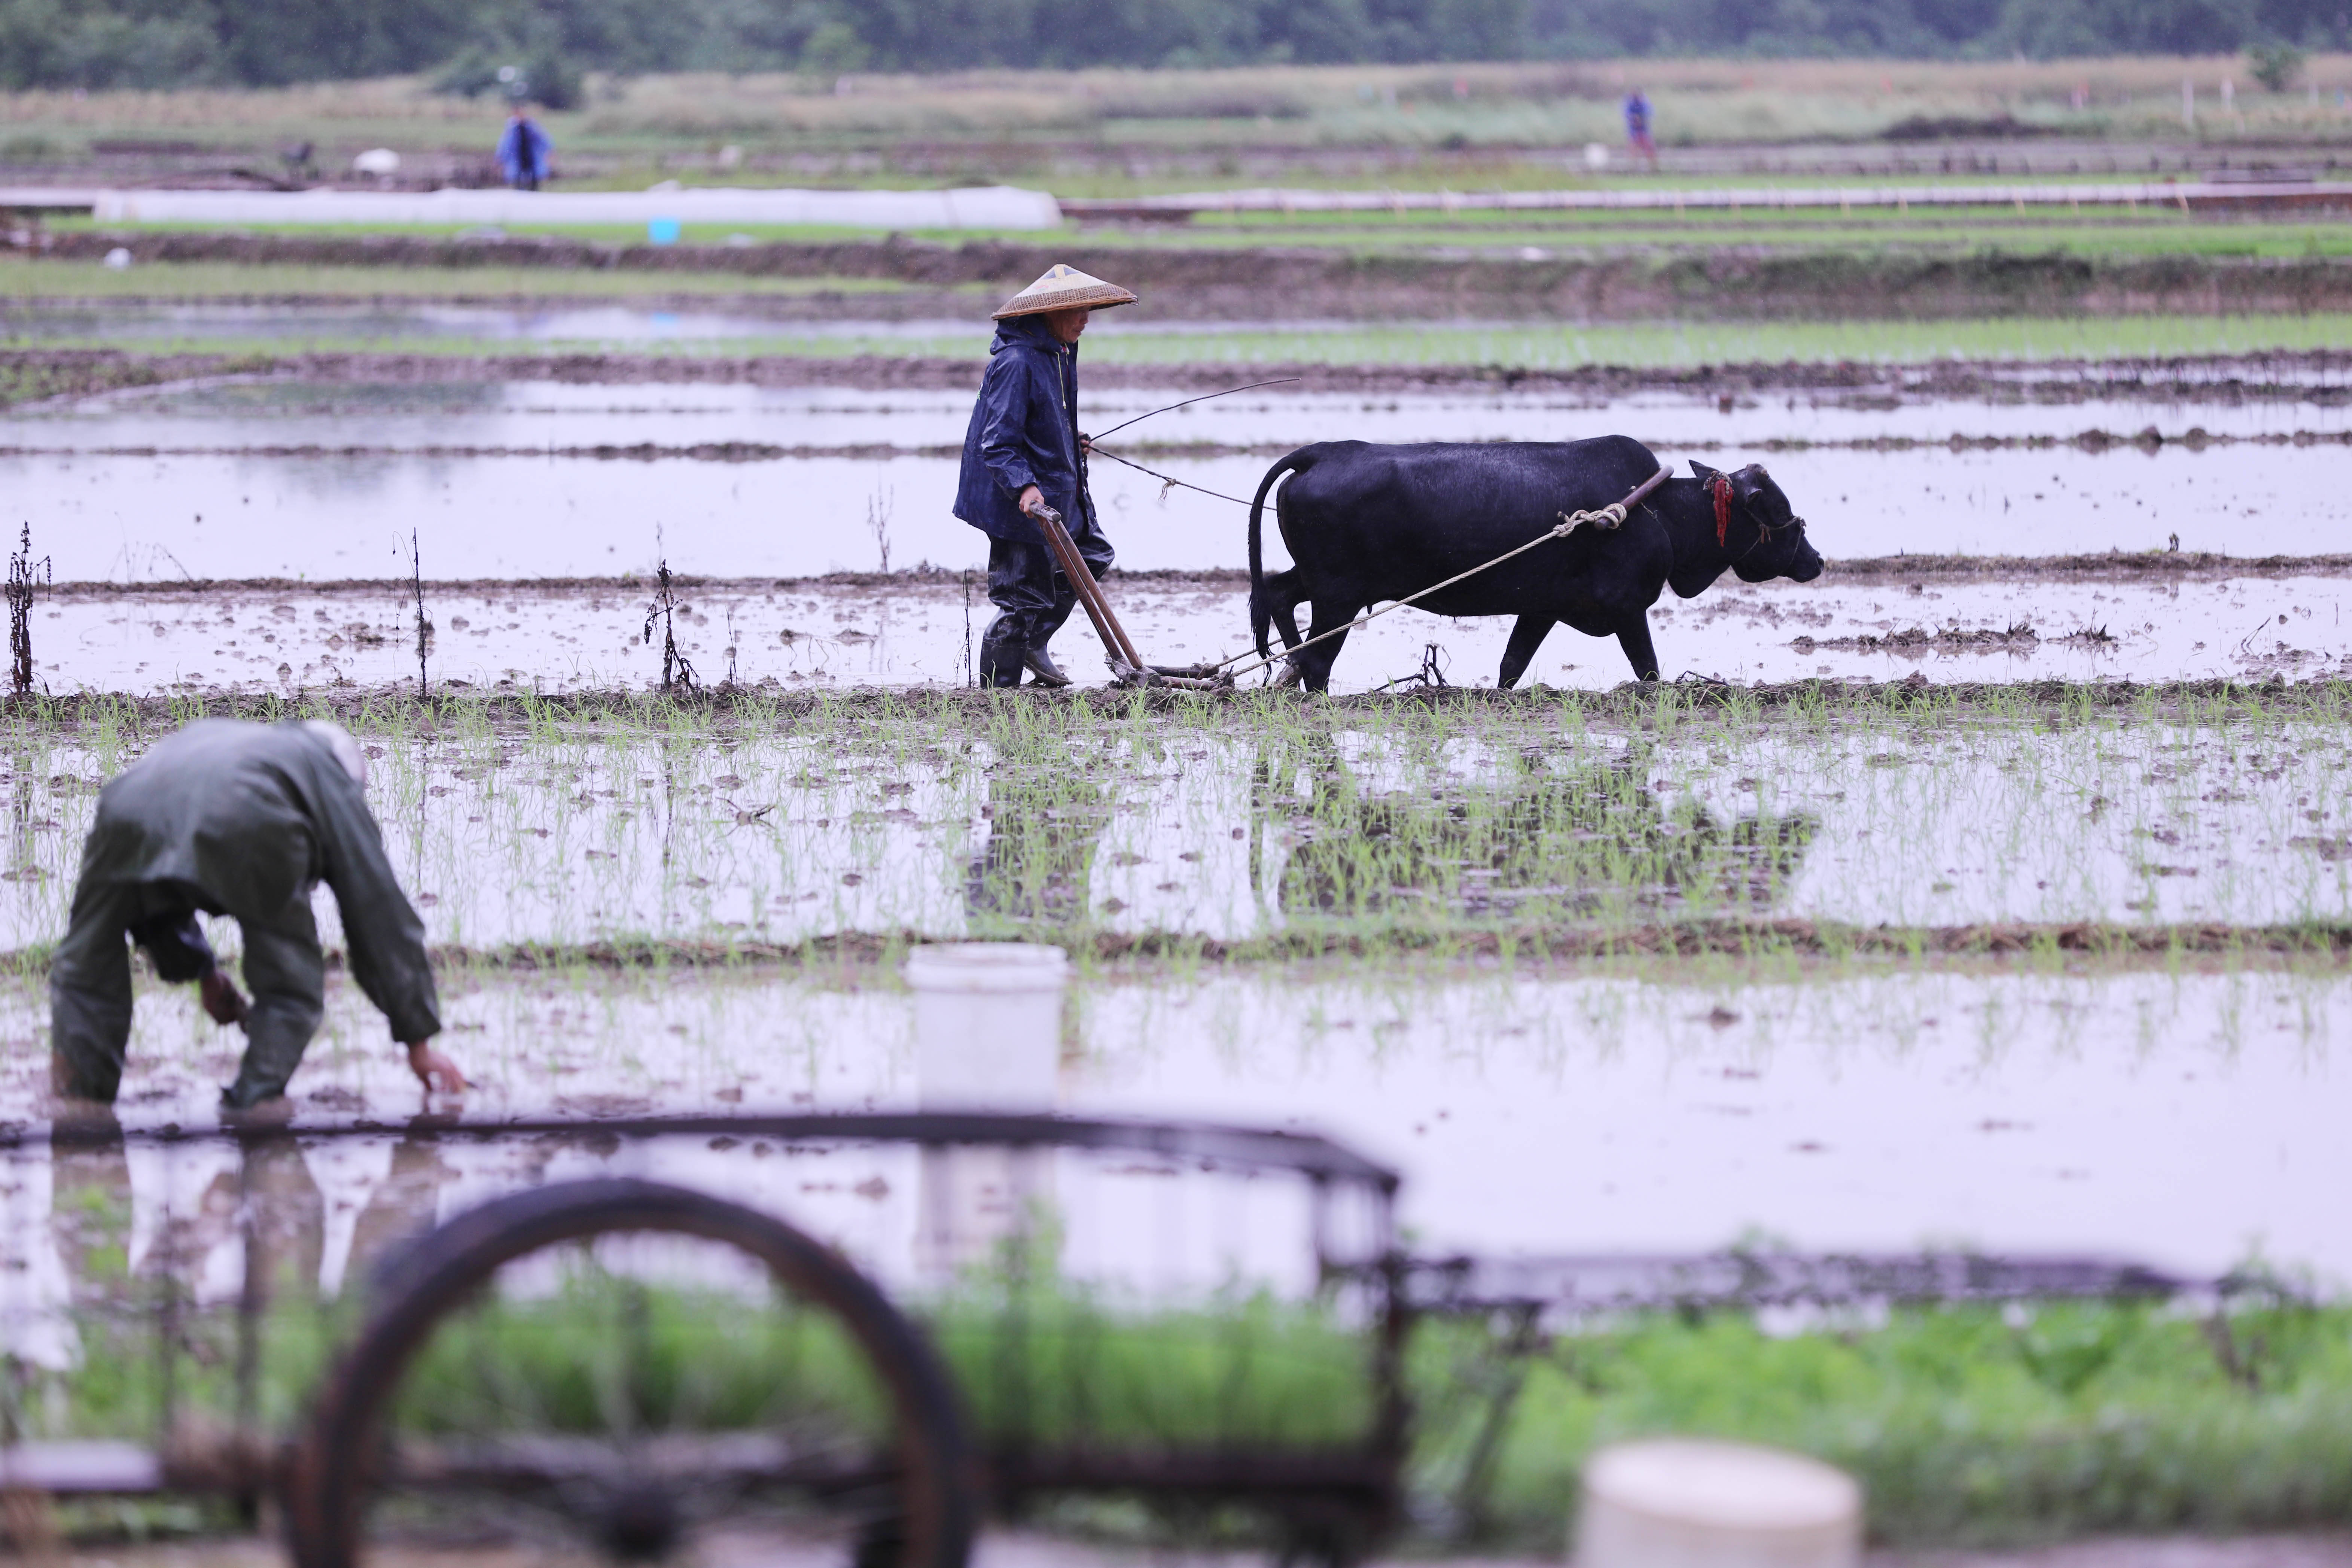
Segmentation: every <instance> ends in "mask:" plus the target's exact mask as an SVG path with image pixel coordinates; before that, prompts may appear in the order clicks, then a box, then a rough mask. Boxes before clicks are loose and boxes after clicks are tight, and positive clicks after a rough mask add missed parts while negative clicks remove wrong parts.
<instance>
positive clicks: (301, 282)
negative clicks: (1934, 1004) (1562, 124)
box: [0, 182, 2352, 299]
mask: <svg viewBox="0 0 2352 1568" xmlns="http://www.w3.org/2000/svg"><path fill="white" fill-rule="evenodd" d="M1318 183H1319V182H1318ZM1727 183H1730V182H1727ZM1776 184H1788V182H1776ZM1550 188H1558V184H1557V183H1556V184H1555V185H1554V186H1553V187H1550ZM53 226H54V227H55V228H57V229H58V230H59V231H60V232H68V231H77V230H89V231H92V232H96V231H98V230H99V229H100V227H101V226H97V225H93V224H91V223H90V222H89V220H87V219H70V220H64V221H60V222H58V223H57V224H55V225H53ZM102 227H103V229H104V231H105V232H116V231H121V232H125V233H129V234H133V235H138V234H168V233H173V232H194V233H203V232H209V229H208V228H207V227H206V226H202V225H193V224H187V225H183V224H151V225H139V226H123V225H106V226H102ZM240 228H241V230H242V231H245V232H250V233H255V234H272V235H278V236H281V237H287V238H294V239H300V238H328V237H364V236H369V235H398V236H402V237H409V238H415V239H455V238H459V237H464V236H465V235H466V234H467V232H468V231H467V229H465V228H462V227H457V226H425V227H418V226H404V225H389V226H387V225H375V226H369V225H358V224H350V225H343V224H338V225H318V226H312V225H299V226H298V225H276V226H273V225H268V224H260V225H244V226H240ZM507 232H508V233H509V234H511V235H515V236H518V237H530V236H543V237H554V238H562V239H572V240H577V241H581V242H583V243H589V244H604V245H630V246H635V245H642V244H643V243H644V242H645V231H644V229H643V228H642V227H641V226H624V225H598V226H581V227H569V226H566V227H555V226H523V225H513V226H508V228H507ZM738 235H741V236H746V237H749V238H751V239H752V240H754V241H757V242H759V243H761V244H806V245H824V244H839V243H843V242H846V241H855V240H860V239H873V238H878V237H880V235H879V231H869V230H860V229H854V228H839V227H822V226H782V225H756V224H740V225H730V224H694V225H688V226H687V227H686V228H685V229H684V231H683V238H684V241H685V242H686V243H688V244H693V245H712V246H715V245H724V244H726V243H727V242H728V241H729V240H730V238H731V237H735V236H738ZM908 237H909V238H912V239H916V240H919V241H922V242H927V243H931V244H939V245H945V246H960V245H966V244H972V243H979V242H985V241H996V242H1000V243H1003V244H1008V245H1017V246H1023V247H1037V246H1045V247H1052V246H1055V245H1070V246H1083V247H1086V248H1087V249H1089V250H1095V249H1113V250H1116V249H1121V248H1148V249H1155V250H1156V249H1167V248H1179V249H1240V248H1255V247H1264V246H1281V247H1302V246H1303V247H1317V248H1330V249H1339V250H1345V251H1348V252H1350V253H1352V254H1356V255H1360V256H1366V257H1377V256H1390V255H1401V256H1412V255H1418V254H1423V253H1426V252H1431V251H1445V252H1452V251H1456V250H1458V249H1460V248H1461V247H1465V246H1467V247H1494V248H1496V249H1498V250H1516V249H1517V248H1519V247H1527V246H1536V247H1543V248H1547V249H1550V250H1552V251H1554V252H1555V253H1557V254H1559V255H1563V256H1570V257H1573V256H1579V255H1587V254H1589V255H1591V256H1595V257H1617V256H1629V255H1630V256H1643V255H1653V254H1667V255H1673V254H1681V253H1686V252H1707V251H1713V250H1718V249H1722V248H1725V247H1737V248H1738V249H1740V250H1743V251H1747V250H1758V249H1761V250H1769V251H1774V252H1784V253H1791V254H1802V253H1805V252H1809V251H1837V252H1842V253H1852V252H1861V253H1864V254H1880V253H1885V254H1906V253H1917V254H1925V255H1935V256H1950V255H1964V254H1967V255H1973V254H1976V253H1978V252H1979V251H1981V250H1982V249H1983V248H1984V247H1985V246H1986V245H1987V243H1988V242H1994V243H1997V244H1999V245H2000V246H2002V247H2005V248H2007V249H2010V250H2013V251H2017V252H2020V253H2022V254H2024V255H2026V256H2039V255H2052V254H2055V255H2063V256H2074V257H2086V258H2100V257H2109V258H2135V257H2147V256H2171V255H2179V256H2196V257H2204V258H2215V259H2226V258H2269V259H2276V260H2294V259H2301V258H2328V257H2337V256H2342V255H2345V254H2347V252H2352V225H2347V224H2345V223H2343V222H2341V221H2335V220H2325V219H2321V220H2313V219H2294V218H2274V217H2267V216H2252V215H2249V216H2244V217H2239V218H2220V217H2215V216H2207V215H2201V214H2200V215H2191V214H2185V213H2179V212H2173V211H2169V210H2167V209H2162V208H2157V207H2154V206H2153V205H2152V204H2151V205H2149V206H2145V207H2143V208H2141V209H2140V210H2138V211H2137V212H2136V213H2126V212H2123V211H2120V210H2115V209H2102V208H2090V209H2086V210H2085V211H2084V212H2083V213H2081V214H2079V215H2077V214H2069V213H2066V212H2063V211H2060V210H2057V209H2053V208H2029V209H2027V210H2026V211H2024V212H2023V213H2020V212H2018V211H2017V210H2016V209H2014V208H2012V207H2010V206H2006V205H1986V206H1982V207H1958V208H1937V209H1932V210H1927V209H1920V210H1914V211H1911V212H1908V213H1902V212H1897V211H1895V209H1893V208H1888V209H1885V210H1878V209H1872V208H1864V209H1860V210H1857V211H1855V212H1853V213H1851V214H1846V215H1840V214H1837V213H1834V212H1824V211H1808V210H1803V209H1799V210H1795V211H1780V210H1775V209H1773V208H1771V207H1769V206H1768V205H1759V206H1753V207H1749V208H1747V209H1744V210H1742V211H1740V212H1738V213H1733V212H1728V211H1717V210H1705V211H1701V210H1693V211H1690V212H1688V213H1684V214H1676V213H1673V212H1655V213H1609V212H1587V213H1567V212H1559V213H1549V212H1525V211H1521V212H1502V211H1488V212H1482V211H1465V212H1459V213H1454V214H1435V213H1420V212H1408V213H1401V214H1387V213H1296V214H1289V215H1286V214H1282V213H1234V214H1225V213H1204V214H1201V215H1198V216H1195V217H1193V218H1192V219H1191V220H1189V221H1183V222H1173V223H1150V224H1097V223H1080V222H1076V221H1073V222H1072V223H1070V224H1067V225H1066V226H1064V227H1062V228H1060V229H1058V230H1029V229H1020V230H1015V229H1007V230H1002V231H982V230H939V231H914V232H912V233H910V234H909V235H908ZM248 274H249V275H251V281H249V282H248V281H245V280H244V279H246V277H247V275H248ZM403 275H405V277H404V276H403ZM165 278H168V279H172V280H173V281H172V282H171V284H170V285H169V288H170V289H173V290H174V291H184V293H185V294H186V295H187V296H188V297H191V298H205V297H212V296H217V295H221V294H240V295H257V296H262V297H277V296H279V295H283V296H286V297H299V296H302V295H307V294H310V293H317V294H320V295H322V296H328V297H349V296H352V295H359V296H362V297H364V296H366V295H369V294H373V293H383V294H393V295H407V294H434V293H436V291H438V292H450V293H477V292H480V291H482V290H484V289H495V290H497V291H499V292H502V293H509V294H515V295H528V294H531V293H534V292H543V293H547V294H550V295H553V296H557V297H562V296H566V295H572V294H582V293H605V294H612V295H624V296H625V295H629V294H634V293H639V292H678V293H699V292H729V293H739V294H761V293H771V292H779V293H798V292H806V291H811V290H815V289H826V290H845V291H850V292H862V291H866V290H871V289H887V288H894V287H903V285H898V284H893V283H889V282H887V281H885V280H878V279H786V278H763V277H761V276H758V275H756V274H750V273H733V272H719V273H714V274H702V275H698V274H694V273H688V272H670V271H659V272H653V273H650V274H649V273H645V272H635V271H631V270H629V269H626V268H611V269H604V268H599V269H595V270H593V271H589V272H585V273H581V272H575V271H572V270H568V269H562V268H497V267H482V268H452V269H444V268H375V267H354V268H341V267H320V268H299V267H295V268H288V267H283V266H280V265H278V264H272V263H265V264H260V265H257V266H254V267H236V266H231V265H228V264H224V263H157V264H150V265H148V266H146V267H142V268H134V269H132V270H131V271H128V272H121V273H101V271H100V269H99V268H96V267H95V266H94V265H93V264H91V263H88V262H55V261H42V260H31V261H27V262H26V263H25V264H23V265H22V266H21V267H16V268H6V269H0V290H5V293H6V294H7V295H10V296H14V297H18V298H37V297H52V298H58V297H68V298H91V299H104V298H112V297H120V296H121V295H125V294H142V295H143V294H148V293H152V292H154V291H156V290H157V289H158V288H159V282H158V279H165Z"/></svg>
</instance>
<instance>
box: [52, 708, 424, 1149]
mask: <svg viewBox="0 0 2352 1568" xmlns="http://www.w3.org/2000/svg"><path fill="white" fill-rule="evenodd" d="M366 774H367V763H366V760H365V758H364V757H363V756H362V754H361V752H360V748H359V744H358V742H355V741H353V740H352V737H351V736H350V735H349V734H348V733H346V732H345V731H344V730H343V727H342V726H341V725H340V724H330V723H327V722H325V721H320V720H315V719H309V720H294V721H288V722H286V723H282V724H266V725H265V724H252V723H247V722H245V721H241V720H235V719H199V720H197V721H195V722H194V723H193V724H191V725H189V726H188V727H187V728H186V729H184V730H182V731H180V732H179V733H177V734H175V735H172V736H169V737H167V738H166V739H164V740H163V741H161V742H157V744H156V745H155V747H154V749H153V750H152V751H150V752H148V753H147V754H146V755H145V756H144V757H142V758H141V759H140V760H139V761H138V762H136V763H132V764H131V766H130V767H129V768H127V769H125V770H124V771H123V772H122V773H121V774H120V775H118V776H117V777H115V778H114V779H113V780H111V781H110V782H109V783H108V784H107V786H106V787H105V788H104V789H103V790H101V791H100V792H99V796H98V821H97V823H96V824H95V825H94V826H92V827H91V828H90V830H89V839H88V840H87V841H86V842H85V843H84V844H83V845H82V851H81V879H80V880H79V883H77V884H76V886H75V888H74V900H73V921H72V925H71V926H70V928H69V929H68V931H66V937H65V940H64V941H63V942H59V943H58V951H57V956H56V958H55V959H54V960H52V961H51V963H50V965H49V1031H50V1034H49V1038H50V1049H51V1052H52V1063H51V1066H52V1068H53V1071H54V1074H55V1087H56V1089H57V1092H58V1094H59V1095H61V1096H64V1097H66V1098H68V1099H70V1100H96V1101H98V1102H100V1103H101V1104H111V1103H113V1100H114V1096H115V1093H116V1091H117V1089H120V1087H121V1082H122V1068H123V1059H124V1053H125V1048H126V1047H127V1046H128V1045H129V1043H130V1039H131V953H130V944H131V943H132V942H135V943H137V944H138V945H139V946H141V947H143V948H145V949H146V950H147V956H148V959H149V961H150V962H151V963H153V964H154V966H155V974H156V977H157V978H158V979H160V980H163V981H164V982H165V983H166V984H185V983H187V982H189V981H194V982H195V983H196V984H198V986H199V987H200V988H201V992H202V997H203V1002H204V1008H205V1012H207V1013H209V1014H211V1015H212V1016H213V1018H214V1020H215V1022H216V1023H221V1024H243V1025H244V1026H245V1038H246V1047H245V1060H244V1062H243V1063H242V1064H241V1065H240V1066H239V1068H238V1069H237V1075H236V1082H235V1083H234V1084H232V1085H230V1086H229V1087H228V1088H227V1089H225V1090H224V1091H223V1092H222V1095H221V1102H222V1103H223V1104H224V1105H226V1106H228V1107H230V1108H232V1109H234V1110H249V1109H251V1108H252V1107H254V1106H256V1105H258V1104H260V1103H261V1102H262V1101H264V1100H275V1099H277V1098H278V1097H279V1096H281V1095H283V1094H284V1093H285V1092H286V1080H287V1079H290V1078H292V1077H293V1076H294V1069H295V1068H296V1067H298V1066H299V1065H300V1063H301V1060H302V1053H303V1051H304V1050H305V1049H306V1048H308V1047H309V1046H310V1037H311V1036H312V1035H314V1034H316V1033H318V1029H319V1020H320V1016H322V1015H323V1013H324V1012H325V1009H326V999H327V961H326V956H325V954H324V953H322V952H320V949H319V927H318V923H317V921H315V920H313V919H312V917H311V914H310V894H311V891H312V889H315V888H317V887H318V885H319V884H320V882H324V883H326V884H327V886H328V887H330V888H332V889H334V890H335V906H336V908H337V909H338V910H341V914H342V918H343V941H344V942H345V944H346V945H347V946H348V948H349V950H350V953H351V973H352V979H354V980H356V981H358V982H359V986H360V989H361V990H362V991H364V992H365V993H367V997H368V1000H369V1001H371V1002H373V1003H374V1004H375V1005H376V1006H377V1007H379V1008H381V1009H382V1010H383V1014H384V1016H385V1017H386V1018H388V1019H389V1020H390V1021H391V1024H392V1037H393V1038H394V1040H395V1041H396V1042H398V1043H400V1044H401V1045H402V1046H403V1047H405V1049H406V1051H407V1053H408V1067H409V1070H410V1071H412V1072H414V1073H415V1075H416V1077H417V1079H418V1081H420V1082H421V1083H423V1084H424V1085H425V1089H427V1090H428V1091H429V1090H432V1089H445V1090H449V1091H453V1092H454V1091H457V1090H462V1089H464V1088H465V1087H466V1076H465V1074H463V1073H461V1072H459V1071H458V1070H457V1065H456V1064H455V1063H453V1062H452V1061H450V1060H449V1058H446V1057H445V1056H443V1055H442V1054H441V1053H440V1052H438V1051H436V1050H435V1049H434V1048H433V1047H432V1045H431V1043H430V1042H431V1040H432V1038H433V1037H434V1036H436V1035H437V1034H439V1033H440V1032H441V1016H440V1005H439V998H438V996H437V995H436V992H435V988H434V984H433V966H432V963H431V962H430V961H429V959H428V958H427V957H426V955H425V922H424V921H420V920H418V919H417V917H416V910H415V909H414V908H412V907H411V906H410V904H409V902H408V900H407V899H406V898H405V897H404V896H403V895H402V893H401V890H400V883H399V880H398V879H396V878H395V877H394V875H393V869H392V862H391V861H390V860H388V859H386V858H385V857H384V853H383V833H382V831H381V830H380V829H378V828H377V826H376V824H375V818H374V817H373V816H371V815H370V814H369V812H368V807H367V796H366V795H365V793H364V792H363V791H362V782H363V781H364V779H365V777H366ZM198 910H202V911H204V912H205V913H206V914H210V915H223V914H227V915H235V916H236V923H237V930H238V932H239V934H240V935H242V937H243V938H244V942H245V978H246V980H247V983H248V984H251V985H252V987H253V1001H252V1002H251V1003H250V1004H249V1005H248V1004H247V1001H246V999H245V998H244V997H243V996H241V995H239V994H237V989H236V985H235V984H232V983H231V982H230V980H229V978H228V976H226V974H223V973H221V972H220V969H219V966H218V965H217V964H216V963H215V962H214V959H213V950H212V947H211V945H210V944H209V943H208V942H206V941H205V933H204V930H203V928H202V927H200V926H198V925H197V924H196V913H197V911H198ZM126 939H127V940H126Z"/></svg>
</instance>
